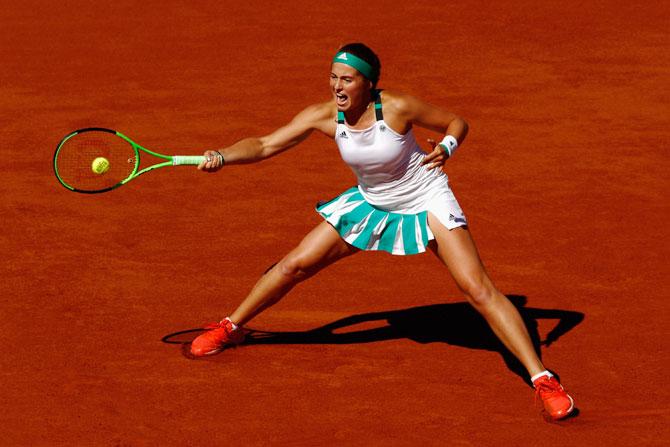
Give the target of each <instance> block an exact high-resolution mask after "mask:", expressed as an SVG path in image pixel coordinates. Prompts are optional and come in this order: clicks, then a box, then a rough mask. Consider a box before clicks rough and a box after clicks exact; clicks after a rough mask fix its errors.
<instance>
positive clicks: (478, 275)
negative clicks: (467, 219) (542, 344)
mask: <svg viewBox="0 0 670 447" xmlns="http://www.w3.org/2000/svg"><path fill="white" fill-rule="evenodd" d="M428 223H429V225H430V229H431V231H432V232H433V234H434V235H435V239H436V242H437V244H436V246H434V245H431V248H432V249H433V251H435V253H436V254H437V256H438V257H439V258H440V260H441V261H442V262H443V263H444V264H445V265H446V266H447V267H448V268H449V271H450V272H451V274H452V276H453V277H454V280H455V281H456V284H457V285H458V287H459V288H460V289H461V291H462V292H463V293H464V294H465V296H466V297H467V299H468V301H469V302H470V304H472V306H473V307H474V308H475V309H476V310H477V311H478V312H479V313H481V314H482V316H483V317H484V318H485V319H486V321H487V322H488V323H489V325H490V326H491V329H492V330H493V332H494V333H495V334H496V335H497V336H498V338H500V340H501V341H502V342H503V343H504V345H505V346H506V347H507V348H508V349H509V350H510V351H511V352H512V353H513V354H514V355H515V356H516V357H517V358H518V359H519V361H521V363H522V364H523V365H524V366H525V367H526V369H527V370H528V373H529V374H530V375H531V376H533V375H535V374H537V373H539V372H541V371H543V370H544V366H543V365H542V362H541V361H540V359H539V357H538V356H537V353H536V352H535V349H534V348H533V343H532V342H531V340H530V336H529V335H528V331H527V329H526V326H525V325H524V323H523V320H522V318H521V315H519V312H518V311H517V309H516V307H514V305H513V304H512V303H511V302H510V301H509V299H507V297H506V296H504V295H503V294H502V293H500V292H499V291H498V290H497V289H496V288H495V286H494V285H493V282H492V281H491V279H490V278H489V276H488V274H487V273H486V271H485V269H484V266H483V264H482V262H481V260H480V258H479V253H478V252H477V248H476V247H475V244H474V241H473V240H472V237H471V236H470V232H469V231H468V230H467V228H465V227H458V228H454V229H453V230H448V229H447V228H446V227H444V226H443V225H442V224H441V223H440V221H439V220H438V219H437V218H435V217H434V216H432V215H429V217H428Z"/></svg>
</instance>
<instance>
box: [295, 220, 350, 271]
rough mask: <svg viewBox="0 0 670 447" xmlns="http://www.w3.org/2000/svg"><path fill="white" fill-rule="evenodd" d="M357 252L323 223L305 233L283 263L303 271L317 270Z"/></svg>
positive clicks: (330, 227)
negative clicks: (291, 264)
mask: <svg viewBox="0 0 670 447" xmlns="http://www.w3.org/2000/svg"><path fill="white" fill-rule="evenodd" d="M358 251H359V250H358V249H357V248H356V247H353V246H351V245H349V244H347V243H346V242H345V241H344V240H343V239H342V238H341V237H340V234H339V233H338V232H337V230H335V228H333V226H332V225H330V224H329V223H328V222H326V221H323V222H321V223H320V224H319V225H317V226H316V227H315V228H314V229H313V230H312V231H310V232H309V233H307V235H306V236H305V237H304V238H303V239H302V241H300V243H299V244H298V246H297V247H295V248H294V249H293V250H291V251H290V252H289V254H288V255H286V257H285V258H284V261H289V262H291V263H295V264H297V266H298V267H299V268H301V269H305V270H307V269H312V268H317V269H318V268H319V267H322V266H325V265H328V264H331V263H333V262H335V261H337V260H338V259H341V258H343V257H345V256H349V255H352V254H354V253H356V252H358Z"/></svg>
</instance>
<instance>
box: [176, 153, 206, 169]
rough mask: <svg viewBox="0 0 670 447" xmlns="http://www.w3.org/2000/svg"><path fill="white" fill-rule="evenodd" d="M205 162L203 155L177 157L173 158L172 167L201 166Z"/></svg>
mask: <svg viewBox="0 0 670 447" xmlns="http://www.w3.org/2000/svg"><path fill="white" fill-rule="evenodd" d="M203 161H205V157H204V156H203V155H175V156H173V157H172V165H173V166H178V165H199V164H200V163H202V162H203Z"/></svg>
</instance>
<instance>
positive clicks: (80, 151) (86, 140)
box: [54, 127, 205, 194]
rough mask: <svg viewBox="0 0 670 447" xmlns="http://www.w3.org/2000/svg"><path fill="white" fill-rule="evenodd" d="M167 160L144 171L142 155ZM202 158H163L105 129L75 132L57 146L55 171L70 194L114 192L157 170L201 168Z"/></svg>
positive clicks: (196, 156) (179, 156)
mask: <svg viewBox="0 0 670 447" xmlns="http://www.w3.org/2000/svg"><path fill="white" fill-rule="evenodd" d="M142 152H144V153H147V154H150V155H153V156H154V157H158V158H160V159H163V160H165V161H163V162H160V163H156V164H154V165H151V166H147V167H145V168H142V169H140V153H142ZM204 160H205V157H204V156H202V155H173V156H170V155H163V154H159V153H157V152H153V151H150V150H149V149H145V148H143V147H142V146H140V145H139V144H137V143H135V142H134V141H132V140H131V139H130V138H128V137H127V136H125V135H123V134H122V133H120V132H117V131H115V130H110V129H104V128H101V127H89V128H86V129H79V130H75V131H74V132H72V133H70V134H69V135H66V136H65V138H63V139H62V140H61V142H60V143H59V144H58V146H57V147H56V153H55V154H54V172H55V173H56V177H57V178H58V181H59V182H60V183H61V184H62V185H63V186H65V187H66V188H67V189H69V190H70V191H74V192H81V193H87V194H94V193H100V192H106V191H111V190H112V189H115V188H118V187H119V186H121V185H125V184H126V183H128V182H129V181H131V180H132V179H134V178H136V177H138V176H140V175H142V174H144V173H145V172H148V171H151V170H153V169H156V168H162V167H165V166H177V165H199V164H200V163H202V162H203V161H204Z"/></svg>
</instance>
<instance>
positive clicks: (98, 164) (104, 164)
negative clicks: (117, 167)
mask: <svg viewBox="0 0 670 447" xmlns="http://www.w3.org/2000/svg"><path fill="white" fill-rule="evenodd" d="M91 169H92V170H93V173H95V174H98V175H101V174H104V173H105V172H107V171H109V160H107V159H106V158H105V157H98V158H96V159H95V160H93V163H91Z"/></svg>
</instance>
